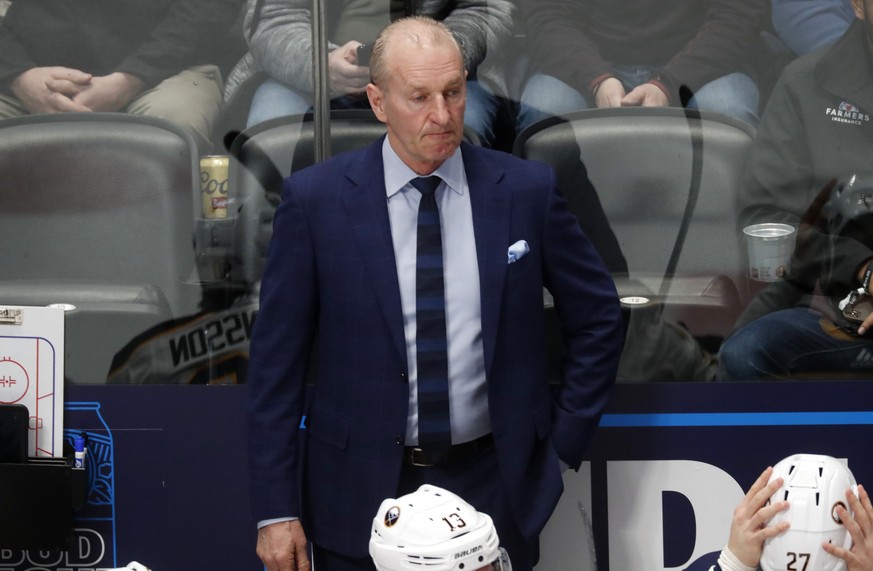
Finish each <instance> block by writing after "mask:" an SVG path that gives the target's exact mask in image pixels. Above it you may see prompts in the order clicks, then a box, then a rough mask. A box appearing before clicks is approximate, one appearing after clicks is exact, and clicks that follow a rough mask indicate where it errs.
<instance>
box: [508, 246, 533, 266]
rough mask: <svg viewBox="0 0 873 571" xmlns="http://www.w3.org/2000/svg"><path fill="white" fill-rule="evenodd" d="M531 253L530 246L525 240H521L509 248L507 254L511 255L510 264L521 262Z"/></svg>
mask: <svg viewBox="0 0 873 571" xmlns="http://www.w3.org/2000/svg"><path fill="white" fill-rule="evenodd" d="M528 252H530V246H528V245H527V242H525V241H524V240H519V241H518V242H516V243H515V244H513V245H512V246H510V247H509V250H508V251H507V254H508V255H509V261H508V262H507V263H508V264H511V263H512V262H517V261H519V260H520V259H521V258H522V257H523V256H524V255H525V254H527V253H528Z"/></svg>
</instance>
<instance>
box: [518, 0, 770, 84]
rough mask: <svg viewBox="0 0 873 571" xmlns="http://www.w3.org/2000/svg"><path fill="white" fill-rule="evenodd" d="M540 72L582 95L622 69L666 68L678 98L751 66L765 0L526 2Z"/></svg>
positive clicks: (663, 74) (664, 75) (663, 72)
mask: <svg viewBox="0 0 873 571" xmlns="http://www.w3.org/2000/svg"><path fill="white" fill-rule="evenodd" d="M520 4H521V6H522V8H523V12H522V18H521V21H522V22H524V25H525V27H526V33H527V37H528V46H529V51H530V53H531V54H532V56H533V58H534V62H533V63H534V67H535V68H537V69H539V70H540V71H542V72H543V73H546V74H548V75H552V76H554V77H556V78H558V79H560V80H561V81H563V82H564V83H566V84H568V85H570V86H571V87H573V88H575V89H576V90H578V91H579V92H580V93H582V94H583V95H588V94H590V93H591V91H590V89H591V87H592V82H594V81H595V80H596V79H598V78H601V77H602V76H603V75H605V74H608V73H610V71H611V69H612V66H615V65H651V66H656V67H660V72H659V74H658V79H659V80H660V81H661V83H663V84H664V85H665V86H666V87H667V88H668V89H669V91H670V93H671V99H676V101H678V98H677V97H676V95H677V94H678V93H679V87H680V86H685V87H688V88H690V89H691V91H692V92H693V91H697V89H699V88H700V87H701V86H703V85H705V84H706V83H709V82H710V81H712V80H714V79H717V78H719V77H721V76H723V75H727V74H729V73H733V72H738V71H745V72H747V73H748V72H749V70H750V68H751V67H752V64H753V60H754V55H753V54H756V53H758V45H759V39H760V31H761V25H762V22H763V21H764V17H765V16H764V15H765V13H769V12H768V11H767V7H768V4H769V2H766V0H669V1H667V2H652V1H651V0H523V1H522V2H520Z"/></svg>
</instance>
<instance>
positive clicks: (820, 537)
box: [761, 454, 858, 571]
mask: <svg viewBox="0 0 873 571" xmlns="http://www.w3.org/2000/svg"><path fill="white" fill-rule="evenodd" d="M776 478H782V480H783V484H782V487H780V488H779V489H778V490H777V491H776V493H774V494H773V496H771V498H770V502H777V501H783V500H787V501H788V503H789V505H788V509H786V510H783V511H781V512H779V513H778V514H776V515H775V516H773V518H772V519H771V520H770V521H769V522H768V523H767V525H774V524H776V523H779V522H782V521H786V520H787V521H788V522H789V523H790V524H791V527H789V528H788V531H786V532H785V533H783V534H781V535H779V536H777V537H773V538H770V539H768V540H767V541H765V542H764V551H763V553H762V554H761V569H763V570H764V571H785V570H786V569H804V570H805V571H840V570H843V569H845V566H846V565H845V561H843V560H842V559H839V558H837V557H834V556H832V555H830V554H829V553H827V552H825V550H824V549H822V548H821V544H822V543H824V542H830V543H833V544H836V545H838V546H841V547H843V548H844V549H849V548H851V546H852V538H851V536H850V535H849V532H848V531H847V530H846V527H845V526H844V525H843V522H842V521H840V518H839V516H838V515H837V512H836V508H837V506H838V505H841V506H843V507H844V508H845V509H846V510H847V511H849V513H851V511H852V510H851V509H850V507H849V506H848V505H847V503H846V490H848V489H849V488H851V489H852V491H853V492H854V493H855V495H857V493H858V488H857V485H856V483H855V477H854V476H853V475H852V472H851V471H850V470H849V468H848V467H847V466H846V465H845V464H844V463H842V462H840V461H839V460H837V459H836V458H833V457H831V456H823V455H819V454H794V455H792V456H789V457H787V458H785V459H783V460H781V461H780V462H779V463H778V464H776V465H775V466H774V467H773V475H772V476H771V477H770V481H773V480H774V479H776Z"/></svg>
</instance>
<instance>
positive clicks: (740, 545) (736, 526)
mask: <svg viewBox="0 0 873 571" xmlns="http://www.w3.org/2000/svg"><path fill="white" fill-rule="evenodd" d="M771 474H773V468H772V467H770V468H767V469H766V470H764V472H762V473H761V475H760V476H758V479H757V480H755V483H754V484H752V487H751V488H749V491H748V493H747V494H746V496H745V497H744V498H743V501H741V502H740V503H739V505H738V506H737V507H736V508H735V509H734V517H733V521H732V522H731V534H730V539H729V540H728V549H729V550H730V551H731V553H733V554H734V555H735V556H736V557H737V559H739V560H740V561H741V562H742V563H743V565H746V566H748V567H757V566H758V562H759V561H760V560H761V553H762V552H763V550H764V541H765V540H767V539H770V538H771V537H776V536H777V535H779V534H781V533H784V532H785V531H786V530H787V529H788V522H787V521H783V522H780V523H778V524H776V525H772V526H768V525H767V522H768V521H770V518H772V517H773V516H774V515H776V514H777V513H779V512H781V511H782V510H785V509H788V502H786V501H781V502H776V503H773V504H770V505H769V506H768V505H767V500H769V499H770V496H772V495H773V494H774V493H775V492H776V490H778V489H779V488H780V486H782V478H777V479H776V480H774V481H772V482H770V483H769V484H768V483H767V481H768V480H769V479H770V476H771Z"/></svg>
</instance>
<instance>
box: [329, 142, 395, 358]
mask: <svg viewBox="0 0 873 571" xmlns="http://www.w3.org/2000/svg"><path fill="white" fill-rule="evenodd" d="M383 139H384V137H383V138H380V139H379V140H378V141H377V142H376V143H374V144H372V145H371V146H370V147H368V148H367V149H366V150H365V152H364V154H362V155H361V156H360V160H359V161H358V162H357V163H356V164H355V166H353V167H352V168H350V169H349V170H348V172H347V173H346V176H347V177H348V179H349V180H350V184H349V185H348V188H347V189H346V190H345V192H343V197H342V200H343V205H344V207H345V211H346V215H347V216H348V217H349V221H350V223H351V229H352V233H353V234H354V237H355V241H356V242H357V244H358V249H359V251H360V255H361V259H362V260H363V264H364V267H365V268H366V271H367V274H368V275H369V276H370V283H371V284H372V285H373V290H374V291H375V293H376V299H377V300H378V303H379V307H380V308H381V310H382V316H383V318H384V319H385V323H386V324H387V325H388V330H389V331H390V332H391V338H392V341H393V342H394V345H395V348H396V349H397V353H398V356H399V357H400V358H401V360H402V362H403V363H406V341H405V338H404V334H403V309H402V306H401V302H400V285H399V282H398V279H397V264H396V262H395V258H394V244H393V242H392V240H391V225H390V222H389V219H388V206H387V200H386V196H385V175H384V167H383V165H382V140H383Z"/></svg>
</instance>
